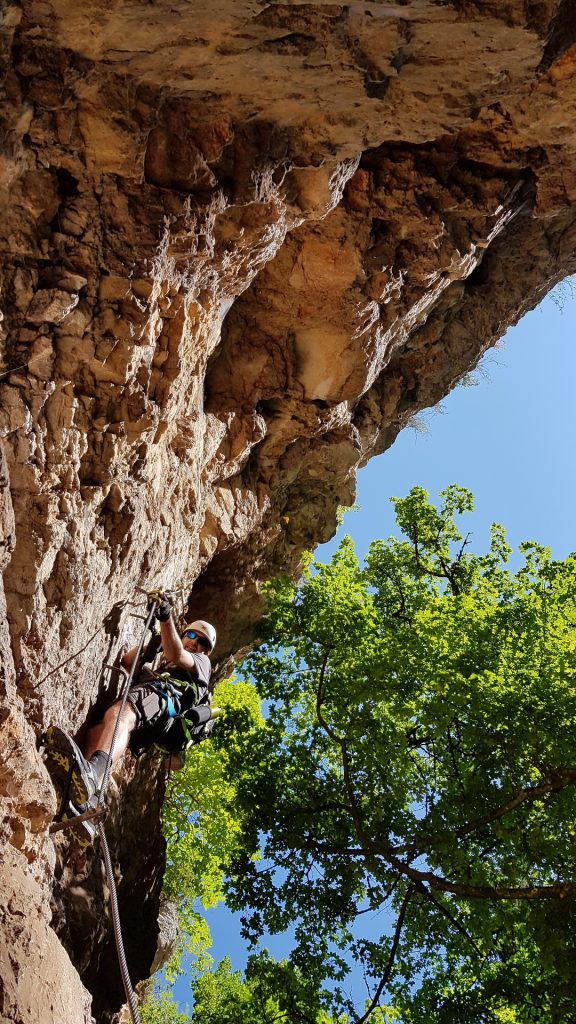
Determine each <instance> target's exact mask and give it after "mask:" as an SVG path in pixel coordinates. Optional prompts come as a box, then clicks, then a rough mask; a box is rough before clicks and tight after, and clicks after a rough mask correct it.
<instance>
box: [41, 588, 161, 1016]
mask: <svg viewBox="0 0 576 1024" xmlns="http://www.w3.org/2000/svg"><path fill="white" fill-rule="evenodd" d="M157 606H158V602H157V601H155V600H154V601H152V602H150V604H149V606H148V614H147V616H146V621H145V624H144V628H143V630H142V634H141V636H140V642H139V644H138V646H137V648H136V653H135V657H134V659H133V661H132V665H131V666H130V671H129V672H124V671H123V670H120V671H121V673H122V675H123V677H124V684H123V687H122V694H121V697H120V701H119V707H118V714H117V716H116V721H115V723H114V731H113V733H112V740H111V743H110V749H109V750H108V751H107V755H108V760H107V762H106V768H105V770H104V776H103V778H102V783H101V785H100V789H99V790H98V796H97V800H96V806H95V807H92V808H90V810H88V811H85V812H84V813H83V814H80V815H77V816H75V817H74V819H68V820H66V821H58V822H55V823H54V824H53V825H51V827H50V831H51V832H55V831H59V830H60V829H63V828H66V827H67V826H68V827H69V826H70V825H71V824H73V823H78V822H80V821H89V820H92V821H94V822H95V824H96V828H97V831H98V835H99V836H100V841H101V843H102V854H103V858H104V867H105V869H106V878H107V881H108V888H109V890H110V905H111V909H112V925H113V928H114V941H115V943H116V952H117V954H118V966H119V968H120V974H121V976H122V984H123V986H124V994H125V996H126V1002H127V1004H128V1008H129V1010H130V1016H131V1017H132V1022H133V1024H140V1017H139V1015H138V1003H137V999H136V995H135V993H134V989H133V987H132V982H131V980H130V974H129V971H128V964H127V962H126V954H125V951H124V942H123V940H122V928H121V923H120V911H119V909H118V894H117V892H116V879H115V878H114V869H113V866H112V858H111V857H110V850H109V848H108V843H107V841H106V834H105V832H104V824H103V822H102V818H103V816H104V811H105V806H104V801H105V798H106V791H107V789H108V784H109V782H110V773H111V771H112V753H113V750H114V744H115V743H116V736H117V734H118V729H119V727H120V720H121V718H122V713H123V711H124V708H125V706H126V701H127V699H128V693H129V691H130V687H131V685H132V681H133V679H134V677H135V676H136V675H137V673H138V672H139V671H140V669H141V667H142V661H143V651H144V641H145V639H146V634H147V633H148V630H149V629H150V628H151V626H152V621H153V619H154V615H155V613H156V609H157ZM110 667H111V666H110Z"/></svg>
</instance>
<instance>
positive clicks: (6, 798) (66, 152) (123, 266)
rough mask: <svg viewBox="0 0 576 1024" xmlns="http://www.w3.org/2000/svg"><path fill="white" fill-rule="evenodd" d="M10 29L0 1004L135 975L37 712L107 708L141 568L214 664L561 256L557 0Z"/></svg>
mask: <svg viewBox="0 0 576 1024" xmlns="http://www.w3.org/2000/svg"><path fill="white" fill-rule="evenodd" d="M1 36H2V44H3V45H2V51H1V52H2V58H1V60H2V74H3V76H4V93H3V100H2V108H1V112H2V118H3V125H4V136H3V138H4V143H3V147H2V152H1V154H0V196H1V199H0V204H1V210H2V217H1V219H0V236H1V240H2V251H3V254H4V259H3V265H2V270H1V285H2V310H3V316H4V320H3V328H4V335H3V348H2V354H3V366H2V369H3V371H4V372H3V375H2V377H1V378H0V402H1V405H0V440H1V444H2V451H1V459H2V463H1V465H0V559H1V565H2V571H3V589H2V591H1V592H0V601H1V605H2V607H1V609H0V610H1V611H2V612H3V614H2V624H1V626H0V657H1V659H2V662H1V664H2V679H1V683H0V688H1V692H0V722H1V723H2V725H1V728H2V740H1V742H2V751H3V755H4V756H3V758H2V767H1V769H0V786H1V792H2V796H3V802H4V809H5V817H4V821H3V825H2V842H3V847H4V851H5V855H4V856H3V858H2V862H3V867H2V871H3V874H4V876H5V880H4V884H3V893H6V894H7V896H8V898H7V899H6V900H4V901H3V907H4V908H5V909H4V910H3V941H4V943H5V947H4V946H3V947H2V949H3V953H2V978H3V985H4V988H3V995H2V997H1V999H2V1003H1V1006H0V1009H1V1012H2V1014H3V1019H4V1018H5V1019H6V1020H7V1021H11V1022H26V1024H36V1022H37V1021H38V1020H40V1019H41V1020H42V1021H43V1024H44V1022H49V1021H52V1020H54V1021H63V1022H67V1021H70V1022H75V1024H77V1022H79V1021H81V1020H88V1019H89V1016H90V1013H91V1012H93V1013H97V1014H98V1016H99V1017H100V1018H101V1019H105V1018H106V1017H107V1015H109V1014H110V1013H111V1012H112V1011H113V1010H115V1009H116V1008H117V1007H118V1005H119V1002H120V1001H121V994H120V991H119V988H118V983H117V979H116V977H112V971H113V968H112V966H111V960H110V956H111V954H110V950H111V946H110V942H111V938H110V928H109V919H108V913H107V910H106V909H105V901H104V897H105V893H104V891H103V883H102V878H101V868H100V864H99V860H98V859H97V858H94V857H92V856H90V857H88V858H78V857H76V858H75V857H74V856H72V855H71V854H70V852H69V848H68V844H67V841H66V840H65V838H64V837H60V838H59V839H57V841H56V843H54V841H53V839H52V838H51V837H49V835H48V834H47V825H48V823H49V821H50V818H51V815H52V813H53V809H54V808H53V796H52V792H51V788H50V785H49V782H48V779H47V776H46V774H45V772H44V769H43V766H42V763H41V760H40V758H39V756H38V755H37V753H36V749H35V736H36V735H37V734H39V733H40V732H41V731H42V728H43V727H44V726H45V725H46V724H48V723H49V722H50V721H57V722H58V723H59V724H61V725H63V726H64V727H68V728H70V729H71V730H72V731H74V732H76V731H77V730H78V729H80V727H81V726H82V724H83V723H84V721H85V719H86V717H87V716H91V717H92V718H94V716H95V715H96V714H97V710H98V707H99V706H101V704H102V701H103V700H104V699H105V692H106V690H107V688H108V681H107V680H108V677H105V678H102V677H101V674H100V665H101V664H102V663H103V662H105V661H108V660H110V659H111V658H113V657H114V656H115V655H116V653H117V650H118V646H119V643H120V642H121V641H122V640H130V638H131V637H133V636H134V635H135V632H136V630H137V628H138V620H137V619H134V618H132V617H131V614H132V613H133V612H134V610H135V609H134V607H133V606H132V605H131V604H130V602H132V601H134V600H135V596H136V590H135V588H136V587H144V588H147V587H150V586H152V585H158V584H165V585H169V584H172V585H173V586H178V587H181V588H183V591H184V592H185V593H188V592H189V591H191V590H192V588H193V591H192V598H191V610H192V611H202V613H203V614H205V615H207V616H209V617H211V618H213V620H214V621H215V622H216V623H217V625H218V627H219V632H220V636H221V643H220V646H219V657H220V665H221V669H222V668H223V667H224V664H225V662H226V659H227V658H228V657H229V656H231V655H233V654H234V653H237V652H238V651H239V650H241V649H242V647H243V646H244V645H246V644H247V643H249V642H250V640H251V639H252V637H253V624H254V622H255V620H256V618H257V615H258V611H259V597H258V593H259V587H260V584H261V582H262V581H263V580H265V579H266V578H268V577H269V576H270V575H271V574H273V573H276V572H278V571H280V570H281V571H289V572H292V571H295V569H296V567H297V565H298V560H299V557H300V554H301V552H302V550H303V548H305V547H309V546H311V545H314V544H315V543H317V542H318V541H321V540H324V539H326V538H327V537H329V536H330V534H331V533H332V531H333V529H334V524H335V513H336V508H337V506H338V505H339V504H347V503H350V502H351V501H352V499H353V494H354V474H355V470H356V468H357V467H358V466H359V465H361V464H362V463H364V462H365V461H366V460H367V459H368V458H370V456H371V455H372V454H374V453H376V452H381V451H383V450H384V449H385V448H386V447H387V446H388V445H389V444H390V443H391V442H392V440H393V439H394V437H395V436H396V434H397V432H398V430H400V429H401V428H402V426H403V425H404V424H405V423H406V421H407V420H408V419H409V418H410V416H411V415H413V414H414V413H415V412H417V411H418V410H419V409H421V408H423V407H425V406H429V405H431V404H433V403H435V402H436V401H438V399H439V398H441V397H442V395H444V394H445V393H446V392H447V391H448V390H449V389H450V388H451V387H452V386H453V385H454V383H455V382H456V381H457V380H458V379H459V378H460V377H461V375H462V374H463V373H465V372H466V371H467V370H468V369H469V368H470V367H471V366H473V365H474V363H475V362H476V361H477V359H478V358H479V356H480V354H481V353H482V352H483V351H484V350H485V349H486V348H487V347H488V346H489V345H491V344H493V343H494V342H495V341H496V340H497V339H498V338H499V337H500V336H501V334H502V333H503V332H504V330H505V329H506V327H507V326H508V325H509V324H510V323H512V322H514V321H515V320H516V319H517V318H518V317H519V316H520V315H521V314H522V313H523V312H525V311H526V310H527V309H528V308H530V307H531V306H533V305H534V304H535V303H536V302H537V301H538V300H539V299H540V298H541V297H542V295H543V294H544V293H545V292H546V291H547V290H548V289H549V288H550V287H551V286H552V285H553V284H554V283H555V282H556V281H558V280H559V279H560V278H562V277H563V276H564V275H566V274H567V273H570V272H573V270H574V264H575V259H574V255H573V254H574V249H575V243H576V223H575V216H576V205H575V204H576V173H575V171H576V167H575V164H576V136H575V135H574V130H573V127H574V123H575V115H576V19H575V17H574V13H573V6H572V4H571V3H570V2H568V0H567V2H561V0H486V2H480V0H451V2H450V0H445V2H442V0H436V2H434V0H397V2H396V3H394V2H390V3H376V2H373V0H369V2H366V3H361V4H360V3H358V4H356V3H353V4H348V5H339V4H332V3H321V2H318V0H317V2H311V3H294V2H292V3H266V2H260V0H253V2H249V0H218V2H217V3H214V4H211V5H207V4H205V3H201V2H200V0H171V2H170V3H169V4H168V3H166V2H164V0H158V2H156V3H154V4H143V3H141V2H124V3H120V4H114V5H110V4H103V3H102V4H99V3H97V2H96V3H94V4H90V5H85V4H77V3H76V4H72V3H70V2H69V0H25V2H23V3H22V4H21V5H19V4H12V5H11V4H10V3H7V4H6V5H5V6H4V8H3V23H2V29H1ZM4 604H5V606H6V609H7V613H6V614H4ZM144 777H146V779H147V780H150V779H151V778H152V777H153V774H151V773H150V772H147V771H142V770H141V768H139V767H138V766H136V767H135V766H134V765H133V764H129V765H127V766H126V771H125V774H124V776H123V778H122V780H121V784H120V790H121V792H125V787H127V786H128V787H132V790H131V797H130V799H129V800H127V799H126V797H125V796H124V799H122V797H119V798H118V799H116V800H115V802H114V810H113V813H112V815H111V822H110V832H111V841H112V845H113V850H114V855H115V858H116V860H117V863H118V865H119V872H120V874H121V875H122V884H121V886H120V899H121V903H122V907H123V911H124V915H125V917H126V916H127V917H129V918H130V920H129V922H128V923H129V927H128V928H127V932H128V933H130V934H131V935H134V934H135V933H136V932H137V933H138V941H137V942H136V943H134V942H133V941H132V945H131V947H130V943H131V940H130V939H129V940H128V944H129V947H130V948H129V950H128V954H129V960H130V962H131V968H132V971H133V974H134V976H135V978H137V977H144V976H145V975H146V972H147V971H148V969H149V967H150V965H151V963H152V960H153V958H154V947H155V943H156V935H157V930H158V929H157V925H156V916H157V913H158V900H159V890H160V885H161V873H162V844H161V841H160V840H159V839H154V840H153V841H152V840H151V841H150V842H148V840H149V837H151V836H157V835H158V827H157V822H158V816H159V807H160V798H161V787H160V788H155V787H154V786H144V785H143V783H142V779H143V778H144ZM143 820H146V839H147V842H146V843H143V842H142V826H141V822H142V821H143ZM120 822H122V823H123V825H122V827H121V826H120ZM128 822H129V823H130V827H127V823H128ZM8 894H9V895H8ZM26 906H29V907H31V908H32V907H33V913H30V914H27V913H26V912H25V909H24V908H25V907H26ZM131 915H132V916H131ZM133 915H135V916H133ZM56 933H58V935H59V937H60V939H61V943H62V944H61V943H60V942H59V941H58V939H57V938H56ZM136 947H137V948H136ZM48 965H49V966H48ZM74 968H77V969H78V971H79V972H80V975H78V974H77V973H76V971H75V970H74ZM80 976H81V979H82V980H80ZM31 978H36V979H40V981H39V985H40V986H41V987H38V988H37V989H36V990H35V991H34V992H33V991H32V988H31V985H30V979H31ZM84 986H87V987H88V988H89V990H90V992H91V993H92V994H93V995H94V1001H93V1004H92V1010H90V999H89V996H88V994H87V990H86V988H85V987H84ZM64 989H65V991H66V1000H65V1002H64V1003H63V1002H62V996H61V992H62V991H63V990H64ZM40 1004H41V1005H42V1011H41V1012H40V1010H39V1006H40Z"/></svg>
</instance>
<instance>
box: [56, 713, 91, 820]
mask: <svg viewBox="0 0 576 1024" xmlns="http://www.w3.org/2000/svg"><path fill="white" fill-rule="evenodd" d="M44 739H45V753H44V760H45V763H46V768H47V769H48V773H49V775H50V778H51V779H52V782H53V783H54V787H55V789H56V792H57V794H58V798H59V802H60V806H61V807H66V806H67V801H68V800H71V801H72V802H73V803H74V804H76V806H77V807H78V806H81V805H82V804H87V803H88V802H89V801H90V800H91V799H92V797H94V796H95V795H96V793H97V791H98V783H97V781H96V778H95V776H94V772H93V770H92V766H91V765H90V764H89V763H88V761H87V760H86V758H85V757H84V755H83V754H82V751H81V750H80V747H78V746H77V744H76V743H75V742H74V740H73V739H72V737H71V736H69V735H68V733H66V732H64V730H63V729H59V728H58V726H57V725H51V726H49V728H48V729H47V730H46V733H45V736H44ZM82 824H83V823H82Z"/></svg>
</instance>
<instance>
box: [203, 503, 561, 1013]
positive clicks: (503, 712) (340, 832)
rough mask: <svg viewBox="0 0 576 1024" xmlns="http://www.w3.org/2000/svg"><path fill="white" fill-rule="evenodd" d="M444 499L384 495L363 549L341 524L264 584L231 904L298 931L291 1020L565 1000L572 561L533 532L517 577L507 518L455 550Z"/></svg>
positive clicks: (236, 753) (252, 931) (541, 1005)
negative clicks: (262, 708)
mask: <svg viewBox="0 0 576 1024" xmlns="http://www.w3.org/2000/svg"><path fill="white" fill-rule="evenodd" d="M442 499H443V500H442V504H441V506H440V507H439V508H436V507H434V506H433V505H432V504H430V503H429V502H428V498H427V494H426V492H425V491H423V490H422V489H421V488H415V489H414V490H413V491H411V493H410V494H409V495H408V497H406V498H404V499H394V500H395V506H396V515H397V520H398V525H399V527H400V530H401V531H402V535H403V536H402V538H401V539H397V538H391V539H389V540H388V541H386V542H383V541H377V542H375V543H373V544H372V545H371V547H370V551H369V554H368V557H367V562H366V565H365V567H363V568H362V567H360V566H359V564H358V562H357V560H356V557H355V555H354V551H353V545H352V542H351V541H350V539H348V538H347V539H346V540H344V542H343V543H342V545H341V547H340V549H339V550H338V552H337V554H336V555H335V556H334V558H333V559H332V561H331V563H330V564H329V565H321V564H318V563H314V564H313V565H312V566H310V567H309V568H308V569H307V571H306V573H305V576H304V579H303V580H302V582H301V584H300V585H299V586H298V587H294V586H292V585H291V584H290V583H289V582H287V581H279V582H277V583H275V584H274V585H273V586H272V587H271V588H270V607H269V614H268V618H267V623H266V642H265V643H264V644H263V645H262V647H261V648H259V649H258V650H257V651H255V652H254V653H253V654H252V655H251V656H250V657H249V658H248V660H247V663H246V666H245V667H246V669H247V671H248V672H249V674H250V677H251V678H252V679H253V680H255V682H256V685H257V687H258V690H259V692H260V694H261V696H262V697H263V698H264V699H265V700H266V701H267V702H268V719H267V724H266V728H265V729H260V730H258V731H255V732H253V733H251V734H250V737H249V739H248V741H247V742H238V743H236V745H235V746H234V748H233V749H231V750H230V751H229V768H230V771H231V777H232V778H234V780H235V787H236V811H235V813H236V815H237V820H238V823H239V825H240V833H239V834H238V836H237V837H236V840H235V842H236V844H237V845H236V849H237V853H236V855H235V858H234V861H233V867H232V870H231V871H230V873H229V878H228V882H227V893H228V895H227V901H228V904H229V905H230V906H231V907H232V908H234V909H237V910H240V911H242V912H243V915H244V918H243V920H244V933H245V935H246V936H247V938H248V939H249V940H250V941H251V942H253V943H255V944H257V943H258V942H259V941H260V940H261V938H262V936H263V935H264V934H265V933H266V932H270V933H276V932H281V931H283V930H285V929H288V928H291V929H293V935H294V948H293V951H292V953H291V956H290V961H289V967H290V970H291V971H292V974H291V975H290V978H291V981H290V984H291V986H292V998H293V999H294V998H295V995H294V992H295V991H296V990H297V989H298V987H300V989H301V991H302V993H303V995H302V1001H301V1010H300V1011H299V1014H297V1015H294V1016H292V1017H291V1018H289V1019H294V1020H296V1019H301V1020H308V1021H316V1019H317V1014H318V1013H321V1012H325V1013H328V1012H329V1013H330V1014H331V1015H332V1017H333V1018H334V1019H338V1020H343V1019H349V1020H350V1021H354V1022H364V1021H366V1020H368V1019H369V1018H370V1017H371V1016H372V1017H373V1021H374V1024H375V1021H376V1020H379V1021H381V1022H382V1021H388V1020H390V1021H392V1020H398V1021H399V1022H400V1021H402V1022H403V1024H416V1022H418V1024H420V1022H426V1024H452V1022H453V1024H456V1022H458V1024H542V1022H543V1021H547V1022H551V1024H572V1022H573V1021H574V1019H575V1018H576V995H575V993H576V966H575V963H574V957H573V955H572V950H573V948H574V943H575V941H576V914H575V894H576V879H575V874H576V867H575V865H576V824H575V822H576V791H575V787H574V783H575V781H576V756H575V753H574V751H575V750H576V687H575V625H576V559H575V558H574V556H571V557H569V558H567V559H566V560H564V561H554V560H553V559H552V558H551V555H550V552H549V551H548V549H546V548H543V547H541V546H539V545H536V544H533V543H527V544H524V545H523V546H522V548H521V550H522V553H523V558H524V564H523V566H522V568H520V569H519V570H518V571H516V572H512V571H511V570H510V568H509V565H508V560H509V556H510V553H511V552H510V549H509V547H508V545H507V543H506V540H505V536H504V531H503V530H502V528H501V527H499V526H494V527H493V529H492V540H491V545H490V549H489V551H488V552H487V553H486V554H483V555H475V554H472V553H471V551H470V550H469V546H468V539H467V537H465V536H464V535H463V534H462V532H461V530H460V528H459V527H458V525H457V522H458V521H459V520H460V517H461V516H462V515H463V514H465V513H466V512H469V511H470V510H471V509H472V497H471V495H470V494H469V492H467V491H465V490H463V489H462V488H459V487H449V488H448V489H447V490H446V491H445V492H444V493H443V495H442ZM258 850H259V851H260V854H259V858H258V857H256V856H255V855H254V854H255V852H256V851H258ZM377 915H380V916H377ZM376 921H381V922H382V925H381V927H380V928H379V929H378V928H376V926H375V922H376ZM354 961H355V962H356V963H357V964H358V965H359V966H360V967H361V969H362V970H363V972H364V976H365V979H366V981H367V985H368V987H369V996H368V998H367V999H365V1000H364V1001H363V1002H361V1001H359V1000H358V999H353V998H352V997H351V996H350V995H349V994H348V993H347V992H346V987H347V983H348V981H347V979H348V972H349V969H350V964H351V962H354ZM264 967H265V968H266V970H268V971H269V972H270V971H271V970H272V968H271V966H270V962H269V961H268V962H267V963H266V964H264ZM250 970H251V971H252V972H253V977H254V978H256V977H257V975H258V972H259V971H260V974H261V973H262V970H263V967H262V963H261V961H259V958H258V957H257V956H256V957H255V958H254V959H253V960H252V961H251V966H250V967H249V972H250ZM286 978H288V972H287V971H284V975H283V976H280V975H278V976H277V977H276V989H275V991H276V998H277V999H279V1005H280V1006H281V1007H282V1006H287V1005H288V1004H287V1003H286V1002H285V1001H284V1003H283V1002H282V999H283V996H282V992H283V991H284V994H286V992H287V991H288V988H289V987H290V986H288V987H287V986H286ZM359 1003H360V1005H359ZM314 1006H315V1009H314ZM391 1006H393V1007H394V1010H392V1009H391ZM343 1014H345V1015H346V1018H344V1017H343V1016H342V1015H343ZM197 1019H198V1022H199V1024H200V1022H201V1024H205V1021H206V1022H208V1021H210V1024H212V1020H214V1021H218V1024H220V1022H223V1024H225V1022H226V1021H227V1020H228V1018H227V1017H226V1016H222V1015H220V1016H215V1017H213V1018H211V1017H209V1016H208V1017H206V1018H202V1017H201V1016H199V1017H198V1018H197ZM230 1019H231V1018H230ZM251 1019H252V1018H250V1020H251ZM274 1019H276V1018H275V1017H274V1015H272V1016H268V1015H267V1014H265V1013H262V1014H261V1017H260V1018H259V1021H260V1020H261V1021H262V1022H263V1024H264V1022H265V1021H268V1020H274Z"/></svg>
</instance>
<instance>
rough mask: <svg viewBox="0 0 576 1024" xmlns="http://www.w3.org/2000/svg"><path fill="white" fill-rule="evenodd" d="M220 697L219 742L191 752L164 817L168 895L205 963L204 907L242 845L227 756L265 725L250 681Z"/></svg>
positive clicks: (228, 684) (217, 893) (229, 686)
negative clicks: (221, 715)
mask: <svg viewBox="0 0 576 1024" xmlns="http://www.w3.org/2000/svg"><path fill="white" fill-rule="evenodd" d="M215 699H216V701H217V703H218V705H219V706H220V707H221V708H222V709H223V711H224V716H225V717H224V718H223V719H220V720H219V721H218V723H217V728H216V729H215V730H214V733H213V736H214V739H212V740H211V741H210V742H206V743H202V744H199V745H198V746H196V747H193V748H192V749H191V750H190V751H188V755H187V757H186V761H185V764H184V768H183V769H182V770H181V771H179V772H177V773H175V774H174V775H173V776H172V777H171V780H170V784H169V786H168V790H167V795H166V802H165V805H164V812H163V829H164V835H165V836H166V840H167V851H166V859H167V868H166V873H165V876H164V892H165V894H166V895H167V896H168V898H170V899H172V900H174V902H175V903H176V904H177V906H178V908H179V913H180V924H181V929H182V936H183V939H184V943H185V945H186V947H187V948H188V950H189V951H190V952H191V953H192V954H194V956H195V957H196V958H199V959H200V961H201V962H202V961H203V960H205V959H206V954H207V950H208V948H209V946H210V944H211V939H210V933H209V930H208V926H207V924H206V922H205V920H204V918H203V917H202V913H201V908H202V907H204V908H209V907H213V906H215V905H216V904H217V903H218V902H219V901H220V900H221V899H222V898H223V879H224V873H225V871H226V869H227V867H228V866H229V864H230V862H231V860H232V858H233V856H234V854H236V853H237V851H238V848H239V847H238V844H239V842H240V840H241V831H242V830H241V826H240V821H239V813H241V812H240V809H239V807H238V806H237V804H236V788H235V782H234V775H233V772H232V770H231V768H230V758H231V757H234V756H235V755H236V757H237V756H238V750H239V749H240V747H241V746H243V745H245V744H248V743H249V738H250V736H251V735H252V734H253V733H254V732H255V731H257V730H258V729H260V728H262V727H263V724H264V721H263V719H262V715H261V712H260V701H259V698H258V696H257V694H256V691H255V689H254V686H253V685H252V684H250V683H248V682H235V681H234V680H225V681H224V682H222V683H220V685H219V686H218V688H217V693H216V698H215ZM177 959H179V955H178V956H177ZM172 968H173V969H177V967H176V966H175V964H173V965H172Z"/></svg>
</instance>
